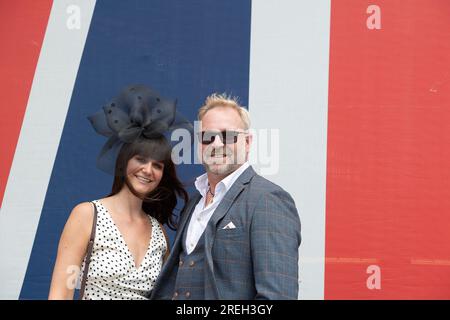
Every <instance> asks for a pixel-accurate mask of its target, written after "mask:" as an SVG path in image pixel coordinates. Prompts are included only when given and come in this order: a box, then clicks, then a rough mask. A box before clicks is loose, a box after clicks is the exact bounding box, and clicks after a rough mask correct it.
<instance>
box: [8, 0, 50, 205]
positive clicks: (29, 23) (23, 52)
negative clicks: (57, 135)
mask: <svg viewBox="0 0 450 320" xmlns="http://www.w3.org/2000/svg"><path fill="white" fill-rule="evenodd" d="M51 6H52V1H51V0H39V1H35V0H21V1H9V2H8V4H6V3H2V4H1V5H0V17H1V18H0V43H1V47H2V50H0V70H1V72H0V88H1V89H0V103H1V104H2V105H1V108H0V137H1V139H0V150H1V153H0V205H1V203H2V200H3V195H4V192H5V188H6V182H7V179H8V175H9V171H10V169H11V164H12V160H13V157H14V152H15V149H16V145H17V140H18V137H19V133H20V128H21V126H22V121H23V116H24V113H25V109H26V105H27V102H28V97H29V94H30V90H31V84H32V81H33V76H34V72H35V69H36V65H37V61H38V57H39V52H40V50H41V46H42V41H43V39H44V34H45V29H46V26H47V22H48V18H49V15H50V10H51ZM25 193H26V192H25Z"/></svg>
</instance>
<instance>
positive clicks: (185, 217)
mask: <svg viewBox="0 0 450 320" xmlns="http://www.w3.org/2000/svg"><path fill="white" fill-rule="evenodd" d="M201 197H202V196H201V195H200V193H198V192H197V193H196V194H195V195H194V196H193V197H192V198H191V200H190V201H189V202H188V204H187V205H186V208H185V210H184V211H183V212H182V215H181V216H180V223H179V225H178V228H177V233H176V236H175V240H174V242H173V246H172V251H173V252H172V253H173V254H171V255H170V257H171V258H172V259H175V258H176V259H178V255H179V252H180V250H181V241H182V239H183V232H184V230H185V228H186V225H187V221H189V217H190V216H191V215H192V213H193V212H194V208H195V205H196V204H197V203H198V201H199V200H200V199H201ZM170 262H171V261H170ZM167 264H168V265H170V263H167Z"/></svg>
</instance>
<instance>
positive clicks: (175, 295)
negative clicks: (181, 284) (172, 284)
mask: <svg viewBox="0 0 450 320" xmlns="http://www.w3.org/2000/svg"><path fill="white" fill-rule="evenodd" d="M177 297H178V292H177V291H175V293H174V294H173V298H172V299H173V300H175V299H176V298H177Z"/></svg>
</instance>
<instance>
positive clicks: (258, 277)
mask: <svg viewBox="0 0 450 320" xmlns="http://www.w3.org/2000/svg"><path fill="white" fill-rule="evenodd" d="M200 199H201V195H200V194H199V193H197V194H196V195H195V196H194V197H192V199H191V200H190V201H189V202H188V204H187V205H186V207H185V209H184V210H183V212H182V213H181V218H180V221H179V224H178V231H177V234H176V237H175V241H174V245H173V248H172V252H171V254H170V256H169V258H168V259H167V262H166V263H165V265H164V266H163V269H162V271H161V274H160V276H159V278H158V280H157V282H156V284H155V287H154V289H153V291H152V295H151V298H152V299H172V296H173V293H174V287H175V280H176V275H177V271H178V262H179V255H180V253H181V250H183V249H182V244H181V241H182V238H183V237H182V234H183V232H187V221H188V220H189V217H190V215H191V214H192V212H193V211H194V208H195V205H196V204H197V203H198V201H199V200H200ZM230 222H233V224H234V225H235V226H236V228H235V229H223V228H224V227H225V226H226V225H227V224H228V223H230ZM204 240H205V251H204V255H205V259H204V261H205V266H204V272H203V273H202V274H198V275H197V276H198V277H202V278H203V281H204V290H205V299H245V300H251V299H297V297H298V248H299V246H300V242H301V237H300V219H299V215H298V212H297V209H296V207H295V203H294V201H293V199H292V197H291V196H290V195H289V194H288V193H287V192H286V191H284V190H283V189H282V188H280V187H279V186H277V185H276V184H274V183H272V182H270V181H268V180H266V179H265V178H263V177H261V176H259V175H258V174H256V173H255V171H254V170H253V168H252V167H249V168H247V169H246V170H245V171H244V172H243V173H242V174H241V175H240V176H239V178H238V179H237V180H236V181H235V182H234V184H233V185H232V186H231V188H230V189H229V190H228V192H227V193H226V194H225V196H224V198H223V199H222V201H221V202H220V204H219V206H218V207H217V208H216V210H215V212H214V214H213V216H212V217H211V219H210V221H209V223H208V225H207V227H206V230H205V234H204Z"/></svg>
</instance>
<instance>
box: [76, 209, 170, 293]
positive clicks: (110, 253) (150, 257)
mask: <svg viewBox="0 0 450 320" xmlns="http://www.w3.org/2000/svg"><path fill="white" fill-rule="evenodd" d="M93 202H94V204H95V205H96V206H97V212H98V217H97V228H96V234H95V241H94V247H93V250H92V256H91V263H90V265H89V270H88V275H87V278H86V287H85V292H84V296H83V300H91V299H92V300H103V299H113V300H122V299H123V300H145V299H148V298H149V295H150V292H151V290H152V289H153V286H154V284H155V282H156V279H157V277H158V275H159V273H160V272H161V267H162V264H163V257H164V255H165V253H166V251H167V243H166V239H165V236H164V233H163V231H162V229H161V226H160V224H159V223H158V220H156V219H155V218H153V217H151V216H149V219H150V222H151V224H152V231H151V233H152V235H151V240H150V244H149V247H148V249H147V252H146V254H145V257H144V259H143V261H142V262H141V265H140V266H139V268H136V266H135V262H134V259H133V256H132V254H131V252H130V250H129V249H128V247H127V245H126V243H125V241H124V239H123V237H122V234H121V233H120V231H119V229H118V228H117V226H116V225H115V224H114V221H113V219H112V217H111V215H110V214H109V212H108V210H107V209H106V208H105V207H104V206H103V205H102V203H101V202H100V201H98V200H95V201H93ZM85 259H86V258H85ZM84 265H85V261H83V264H82V267H81V270H84ZM82 274H83V272H81V275H80V278H81V277H82Z"/></svg>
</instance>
